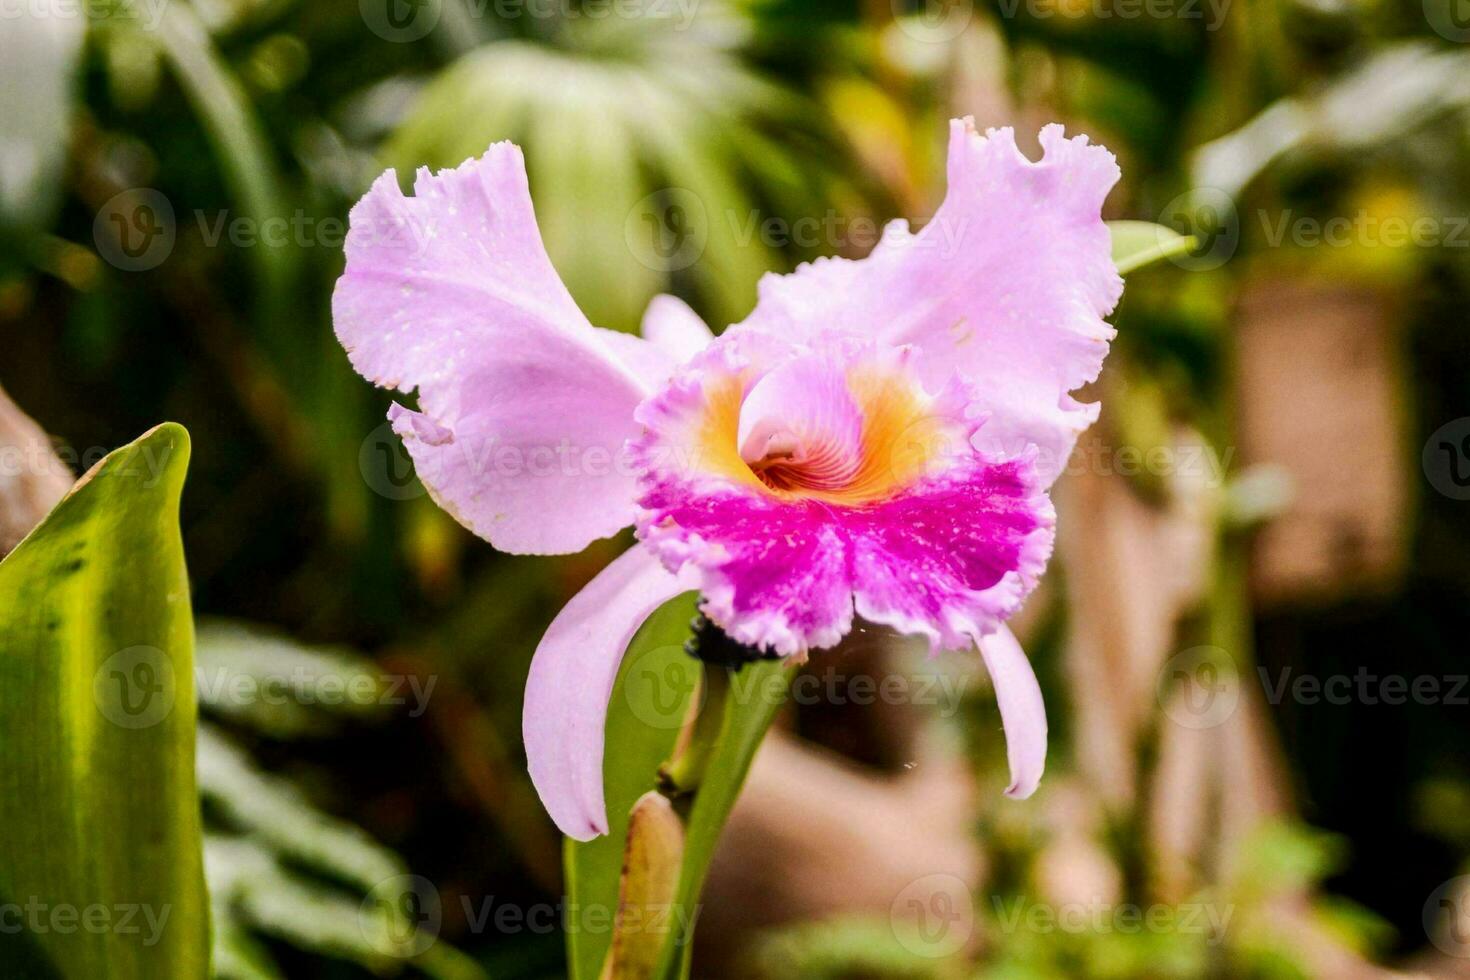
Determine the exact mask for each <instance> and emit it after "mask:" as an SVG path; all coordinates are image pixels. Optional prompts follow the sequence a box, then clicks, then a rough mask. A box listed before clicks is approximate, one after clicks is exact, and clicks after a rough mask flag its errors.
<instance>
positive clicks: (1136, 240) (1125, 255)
mask: <svg viewBox="0 0 1470 980" xmlns="http://www.w3.org/2000/svg"><path fill="white" fill-rule="evenodd" d="M1107 224H1108V231H1110V232H1111V233H1112V235H1113V264H1114V265H1116V266H1117V267H1118V274H1119V275H1123V276H1126V275H1128V273H1130V272H1132V271H1134V270H1135V269H1141V268H1143V267H1144V266H1146V265H1152V264H1153V263H1155V262H1161V261H1163V260H1164V259H1171V258H1173V257H1174V256H1176V255H1183V254H1185V253H1187V252H1188V251H1190V250H1191V249H1193V248H1194V247H1196V246H1197V245H1198V244H1199V242H1198V241H1197V240H1196V239H1195V238H1194V236H1192V235H1181V234H1179V233H1178V232H1177V231H1175V230H1174V229H1172V228H1167V227H1165V226H1164V225H1156V224H1154V223H1153V222H1152V221H1109V222H1108V223H1107Z"/></svg>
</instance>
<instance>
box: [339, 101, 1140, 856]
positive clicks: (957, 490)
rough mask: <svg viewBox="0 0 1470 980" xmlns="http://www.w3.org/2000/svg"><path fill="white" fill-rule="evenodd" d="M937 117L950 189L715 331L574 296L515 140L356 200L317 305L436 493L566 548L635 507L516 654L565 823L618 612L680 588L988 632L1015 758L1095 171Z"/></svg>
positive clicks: (1097, 195) (1112, 285)
mask: <svg viewBox="0 0 1470 980" xmlns="http://www.w3.org/2000/svg"><path fill="white" fill-rule="evenodd" d="M1040 139H1041V144H1042V146H1043V148H1044V149H1045V153H1044V156H1043V158H1042V159H1041V160H1040V161H1039V162H1033V161H1031V160H1030V159H1028V158H1027V157H1026V156H1025V155H1023V154H1022V153H1021V152H1020V151H1019V150H1018V149H1017V147H1016V144H1015V139H1014V136H1013V134H1012V132H1011V131H1010V130H1009V129H1001V130H991V131H989V132H986V133H985V134H983V135H982V134H980V133H978V132H976V131H975V130H974V128H973V126H972V124H971V123H970V121H969V120H956V121H955V122H953V123H952V124H951V129H950V144H949V157H948V178H949V190H948V196H947V197H946V198H945V200H944V203H943V205H942V206H941V207H940V208H939V210H938V211H937V213H936V214H935V215H934V217H933V219H932V221H930V222H929V224H928V225H926V226H925V228H924V229H923V231H921V232H919V233H917V234H914V233H910V232H909V230H908V228H907V225H906V224H904V223H903V222H895V223H893V224H892V225H890V226H889V227H888V229H887V230H886V232H885V234H884V238H883V241H882V242H881V243H880V244H879V245H878V247H877V248H875V249H874V250H873V252H872V254H871V255H869V256H868V257H867V258H866V259H863V260H860V261H851V260H847V259H825V260H819V261H817V262H814V263H811V264H810V265H806V266H803V267H802V268H800V269H798V270H797V271H796V272H795V273H793V274H791V275H787V276H778V275H767V276H766V277H765V278H764V279H762V280H761V283H760V291H759V293H760V296H759V302H758V303H757V305H756V308H755V311H754V312H753V313H752V314H751V315H750V317H749V318H748V319H746V320H745V321H744V322H742V323H739V324H736V325H734V326H732V327H730V328H729V329H728V330H727V331H725V332H724V334H723V335H722V336H720V337H719V338H718V339H716V338H715V337H714V336H713V335H712V334H711V332H710V330H709V328H708V327H707V326H705V324H704V323H703V322H702V321H701V320H700V319H699V318H698V316H696V315H695V314H694V312H693V311H691V310H690V309H689V308H688V307H687V306H686V305H684V304H683V303H682V302H680V301H679V300H677V299H674V298H673V297H670V296H660V297H658V298H657V299H655V300H654V301H653V303H652V304H651V305H650V306H649V308H648V312H647V314H646V315H645V317H644V321H643V330H642V333H643V336H642V337H641V338H639V337H634V336H632V335H628V334H623V333H618V332H614V331H610V330H604V329H600V328H598V327H594V326H593V325H592V324H591V323H589V322H588V320H587V318H586V317H585V316H583V314H582V312H581V311H580V310H579V309H578V308H577V306H576V304H575V303H574V302H573V300H572V298H571V295H570V294H569V293H568V292H567V289H566V287H565V286H564V285H563V284H562V282H561V280H560V279H559V278H558V276H557V274H556V271H555V270H554V269H553V268H552V266H551V262H550V260H549V259H548V258H547V255H546V250H545V248H544V247H543V245H542V242H541V237H540V234H539V232H538V230H537V227H536V218H535V215H534V213H533V211H532V207H531V197H530V193H529V190H528V187H527V180H526V171H525V165H524V161H523V159H522V156H521V152H520V150H519V149H518V148H517V147H516V146H514V145H512V144H509V143H498V144H496V145H494V146H492V147H490V149H489V150H488V151H487V152H486V154H485V155H484V156H483V157H481V158H480V159H478V160H470V161H467V162H466V163H464V164H462V165H461V166H459V167H457V168H455V169H452V170H445V171H442V172H440V173H438V174H431V173H429V172H428V171H427V170H420V171H419V173H418V178H417V182H416V184H415V195H414V196H412V197H405V196H404V195H403V194H402V193H401V192H400V190H399V187H398V182H397V178H396V176H395V175H394V173H393V172H392V171H389V172H388V173H385V174H384V175H383V176H382V177H380V178H379V179H378V180H377V182H376V183H375V184H374V185H373V187H372V189H371V190H370V191H369V192H368V193H367V195H366V196H365V197H364V198H363V199H362V201H361V202H359V203H358V204H357V206H356V207H354V208H353V210H352V217H351V231H350V233H349V235H348V237H347V242H346V252H347V267H346V271H345V273H344V274H343V276H342V278H341V281H340V282H338V284H337V289H336V294H335V296H334V298H333V313H334V317H335V320H336V330H337V336H338V338H339V339H340V340H341V342H342V344H343V345H344V346H345V347H346V348H347V351H348V353H349V355H350V357H351V360H352V364H353V366H354V367H355V368H356V369H357V370H358V371H359V372H361V373H362V375H363V376H364V377H366V378H368V379H370V380H372V381H374V382H376V383H378V384H379V385H383V386H386V387H390V388H396V389H398V390H400V391H405V392H409V391H412V390H414V389H417V390H418V400H419V410H418V411H412V410H410V409H407V408H405V407H403V406H401V405H394V406H393V409H392V411H391V412H390V413H389V417H390V418H391V419H392V423H393V428H394V431H396V432H397V433H398V434H399V435H400V436H401V437H402V438H403V440H404V443H405V445H406V446H407V448H408V452H409V454H410V455H411V456H412V458H413V460H414V463H415V466H416V468H417V470H418V474H419V477H420V479H421V480H422V481H423V483H424V484H425V486H427V487H428V489H429V491H430V493H431V494H433V497H434V499H435V500H436V501H438V502H439V504H440V505H441V506H443V507H444V508H445V509H446V510H447V511H449V512H450V513H451V514H453V515H454V516H455V518H457V519H458V520H459V521H460V522H461V523H462V524H464V525H465V526H466V527H467V528H469V529H470V530H471V531H473V532H474V533H476V534H478V535H479V536H480V537H482V538H485V539H486V540H488V541H489V542H490V543H491V544H492V545H494V546H495V547H496V548H499V549H500V550H502V551H506V552H511V553H515V554H562V553H571V552H576V551H579V550H581V549H582V548H584V547H586V546H587V545H588V544H589V543H590V542H592V541H593V540H595V539H597V538H602V537H606V536H608V535H611V534H614V533H615V532H617V531H618V530H620V529H621V528H624V527H627V526H628V525H630V524H632V525H634V526H635V527H636V529H637V536H638V539H639V541H640V544H639V545H638V546H636V547H634V548H633V549H632V550H630V551H629V552H627V553H626V554H624V555H623V556H622V557H620V558H618V559H617V560H615V561H614V562H612V564H610V565H609V566H608V567H607V568H606V569H605V570H604V571H603V572H602V573H601V574H599V575H598V576H597V577H596V578H595V579H594V580H593V581H592V582H591V583H590V584H589V585H587V587H586V588H585V589H583V590H582V592H581V593H580V594H578V595H577V596H576V597H575V598H573V599H572V600H571V601H570V602H569V603H568V604H567V606H566V608H564V609H563V610H562V611H561V613H560V614H559V615H558V616H557V617H556V619H555V620H554V621H553V622H552V624H551V626H550V628H549V629H548V630H547V632H546V636H545V638H544V639H543V640H542V641H541V644H540V646H539V647H538V648H537V650H536V655H535V659H534V661H533V663H532V665H531V671H530V677H529V679H528V681H527V686H526V696H525V715H524V734H525V743H526V752H527V756H528V760H529V768H530V773H531V777H532V779H533V781H534V782H535V784H536V788H537V790H538V791H539V792H540V794H541V798H542V800H543V801H544V802H545V804H546V808H547V810H548V811H549V812H550V814H551V816H552V818H553V819H554V820H555V821H556V823H557V825H558V826H559V827H560V828H561V829H562V831H563V832H564V833H566V834H567V835H568V836H569V837H573V838H575V839H578V840H586V839H590V838H592V837H594V836H596V835H598V834H602V833H606V831H607V815H606V809H605V805H604V800H603V788H602V761H603V728H604V724H605V720H606V715H607V705H608V699H609V698H610V696H611V691H612V687H613V681H614V679H615V678H616V676H617V671H618V666H619V663H620V661H621V659H622V657H623V654H624V651H625V649H626V647H627V645H628V642H629V641H630V640H631V638H632V637H633V634H634V633H635V631H636V630H637V629H638V628H639V626H640V625H641V624H642V623H643V621H644V620H645V619H646V618H647V617H648V616H649V615H650V614H651V613H652V612H653V611H654V610H655V609H657V608H658V607H659V606H660V605H661V604H662V603H664V602H665V601H667V600H668V599H670V598H672V597H674V596H676V595H678V594H680V593H683V592H686V591H688V590H698V591H699V592H700V593H701V594H702V596H703V599H702V609H703V611H704V613H705V614H706V615H707V616H708V617H709V618H710V619H711V620H713V621H714V622H715V623H716V624H718V625H719V626H720V627H721V628H722V629H723V630H724V631H725V632H726V633H727V634H729V635H730V636H731V637H733V638H734V639H736V640H738V641H739V642H741V643H744V644H748V645H752V646H755V647H759V648H762V649H764V650H766V651H768V652H771V653H775V654H779V655H781V656H786V657H804V656H805V655H806V654H807V652H808V651H809V650H811V649H817V648H822V647H828V646H831V645H833V644H835V643H837V642H838V641H839V640H840V639H841V638H842V637H843V636H844V635H845V634H846V633H847V632H848V631H849V630H850V629H851V628H852V625H853V620H854V617H855V616H860V617H862V618H863V619H865V620H867V621H869V622H872V623H878V624H885V625H888V626H890V627H892V628H894V629H895V630H898V631H900V632H902V633H906V634H918V635H921V636H923V637H926V638H927V639H928V641H929V643H930V644H931V645H932V647H933V648H935V649H951V648H960V647H965V648H968V647H970V646H973V645H978V646H979V648H980V651H981V654H982V656H983V657H984V660H985V663H986V666H987V668H988V670H989V671H990V674H991V677H992V679H993V682H994V687H995V692H996V696H997V699H998V702H999V705H1000V711H1001V717H1002V722H1003V725H1004V728H1005V732H1006V737H1007V742H1008V744H1007V754H1008V759H1009V763H1010V768H1011V776H1012V782H1011V786H1010V788H1009V789H1008V790H1007V793H1008V794H1010V795H1012V796H1016V797H1025V796H1028V795H1030V794H1031V793H1032V792H1033V791H1034V790H1035V788H1036V786H1037V784H1038V782H1039V780H1040V778H1041V772H1042V769H1043V767H1044V765H1045V761H1046V714H1045V709H1044V708H1043V705H1042V700H1041V691H1040V688H1039V687H1038V685H1037V683H1036V678H1035V675H1034V674H1033V673H1032V671H1031V667H1030V664H1029V662H1028V661H1027V659H1026V656H1025V654H1024V653H1022V651H1021V648H1020V647H1019V645H1018V644H1017V643H1016V641H1015V639H1014V637H1013V636H1012V635H1011V633H1010V632H1009V630H1008V629H1007V628H1006V627H1005V625H1004V624H1005V620H1006V619H1007V617H1009V616H1010V615H1011V614H1012V613H1014V612H1015V611H1016V609H1017V607H1018V606H1019V605H1020V604H1021V602H1022V600H1023V599H1024V598H1025V597H1026V595H1027V594H1028V593H1029V592H1030V591H1031V589H1032V588H1033V587H1034V586H1035V584H1036V582H1037V579H1038V577H1039V576H1040V575H1041V573H1042V571H1043V570H1044V568H1045V566H1046V563H1047V560H1048V558H1049V557H1050V554H1051V549H1052V538H1053V523H1054V515H1053V510H1052V506H1051V503H1050V500H1049V499H1048V496H1047V491H1048V488H1049V487H1050V486H1051V484H1052V482H1053V480H1054V479H1055V478H1056V475H1057V473H1058V472H1059V470H1060V469H1061V468H1062V467H1063V466H1064V465H1065V463H1066V460H1067V457H1068V455H1069V453H1070V452H1071V449H1072V447H1073V445H1074V443H1075V441H1076V438H1077V435H1078V433H1079V432H1081V431H1082V430H1083V429H1085V428H1086V427H1087V426H1088V425H1089V424H1091V422H1092V421H1093V419H1094V418H1096V416H1097V405H1096V404H1081V403H1079V402H1077V401H1075V400H1074V399H1073V398H1072V396H1071V394H1070V392H1072V391H1073V390H1074V389H1076V388H1078V387H1079V386H1081V385H1083V384H1086V383H1087V382H1090V381H1092V380H1093V379H1094V378H1096V376H1097V374H1098V371H1099V370H1100V369H1101V367H1102V363H1103V358H1104V357H1105V356H1106V354H1107V351H1108V342H1109V340H1110V339H1111V337H1112V335H1113V331H1112V329H1111V328H1110V327H1109V326H1108V325H1107V323H1105V322H1104V320H1103V318H1104V316H1106V315H1107V314H1108V313H1110V312H1111V311H1112V309H1113V307H1114V305H1115V304H1116V303H1117V301H1118V298H1119V296H1120V295H1121V293H1122V288H1123V284H1122V280H1121V278H1120V277H1119V275H1118V273H1117V271H1116V269H1115V268H1114V266H1113V263H1112V260H1111V258H1110V252H1109V235H1108V230H1107V228H1106V226H1105V225H1104V224H1103V222H1102V220H1101V206H1102V201H1103V198H1104V197H1106V195H1107V193H1108V191H1109V189H1110V188H1111V187H1112V186H1113V184H1114V183H1115V182H1116V181H1117V179H1118V168H1117V165H1116V163H1115V161H1114V159H1113V156H1112V154H1110V153H1109V152H1108V151H1107V150H1105V149H1103V148H1102V147H1099V146H1093V145H1089V144H1088V142H1087V138H1086V137H1074V138H1071V139H1068V138H1066V137H1064V136H1063V134H1062V129H1061V127H1060V126H1055V125H1053V126H1048V127H1046V128H1045V129H1044V130H1042V132H1041V137H1040Z"/></svg>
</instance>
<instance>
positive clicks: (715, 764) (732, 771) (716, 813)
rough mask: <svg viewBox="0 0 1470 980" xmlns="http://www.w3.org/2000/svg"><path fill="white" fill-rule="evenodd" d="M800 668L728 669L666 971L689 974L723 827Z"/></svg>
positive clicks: (757, 665) (688, 843) (694, 813)
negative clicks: (701, 902)
mask: <svg viewBox="0 0 1470 980" xmlns="http://www.w3.org/2000/svg"><path fill="white" fill-rule="evenodd" d="M714 669H721V668H714ZM796 670H797V668H796V667H794V666H791V665H789V664H787V663H786V662H785V661H784V660H757V661H755V662H754V663H748V664H746V665H745V666H743V667H742V668H741V669H740V670H738V671H731V672H729V684H730V689H729V692H728V693H727V695H726V698H725V718H724V722H723V723H722V725H721V728H720V735H719V739H718V741H717V742H716V743H715V748H714V751H713V752H712V753H711V755H710V757H709V761H708V762H707V763H706V764H705V768H704V774H703V777H702V779H701V780H700V783H699V788H698V790H697V791H696V793H695V795H694V806H693V808H692V809H691V810H690V812H689V819H688V824H687V832H686V837H685V842H684V865H683V868H682V869H681V871H680V875H679V891H678V896H677V898H675V900H674V908H673V914H672V915H671V916H670V917H669V925H670V927H671V928H672V929H673V942H672V944H671V945H670V946H668V947H666V948H665V950H664V955H665V963H666V964H667V967H666V969H665V970H664V971H663V973H662V976H665V977H678V978H680V980H686V978H688V976H689V966H690V956H691V955H692V954H693V951H694V943H693V938H694V926H695V923H696V922H697V921H698V916H697V915H696V912H697V911H698V909H699V896H700V893H701V892H702V891H703V889H704V878H705V875H706V874H707V873H708V872H709V865H710V861H711V859H713V857H714V854H715V845H716V844H718V843H719V839H720V831H722V830H723V829H724V827H725V821H726V820H728V819H729V817H730V811H731V810H732V809H733V808H734V806H735V800H736V798H737V797H739V795H740V788H741V787H742V786H744V785H745V777H746V775H747V774H748V773H749V772H750V764H751V762H752V761H754V759H755V753H756V750H757V749H759V748H760V745H761V741H762V740H763V739H764V738H765V736H766V730H767V729H769V728H770V727H771V722H772V721H773V720H774V719H775V717H776V712H777V711H779V710H780V709H781V706H782V705H784V704H785V703H786V695H787V691H788V689H789V688H790V686H791V678H792V676H793V675H794V674H795V672H796Z"/></svg>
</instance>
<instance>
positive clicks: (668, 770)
mask: <svg viewBox="0 0 1470 980" xmlns="http://www.w3.org/2000/svg"><path fill="white" fill-rule="evenodd" d="M700 687H701V690H700V691H699V692H698V693H697V694H696V699H697V700H696V702H695V703H696V704H698V705H699V708H698V711H697V713H696V714H695V716H694V718H693V720H692V721H691V722H690V725H689V728H688V729H687V731H686V732H685V733H684V737H682V738H680V740H679V744H678V746H677V747H676V748H675V750H674V755H673V757H672V758H670V759H669V761H668V762H665V763H664V764H663V765H662V766H660V767H659V771H658V776H659V791H660V792H662V793H663V794H664V795H665V796H667V797H668V798H669V799H671V800H673V799H676V798H677V797H680V796H684V795H687V794H689V793H692V792H694V791H695V790H696V789H698V788H699V784H700V783H701V782H702V781H703V780H704V773H705V769H706V768H707V767H708V766H709V760H710V756H711V755H712V754H713V753H714V750H715V746H716V745H717V744H718V742H719V738H720V732H721V731H723V730H724V727H725V711H726V702H727V701H728V700H729V694H730V671H729V670H728V669H726V668H724V667H719V666H714V665H711V664H705V665H704V672H703V673H702V674H701V676H700Z"/></svg>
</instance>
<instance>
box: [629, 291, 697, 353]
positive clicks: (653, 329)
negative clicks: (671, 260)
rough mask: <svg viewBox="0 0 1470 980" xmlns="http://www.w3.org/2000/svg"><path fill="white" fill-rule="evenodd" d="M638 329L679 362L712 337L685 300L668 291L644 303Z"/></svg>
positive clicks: (695, 351) (645, 337)
mask: <svg viewBox="0 0 1470 980" xmlns="http://www.w3.org/2000/svg"><path fill="white" fill-rule="evenodd" d="M642 332H643V337H644V339H646V340H650V341H652V342H653V343H655V344H657V345H658V346H660V347H662V348H663V349H664V350H665V351H666V352H667V353H668V354H669V356H670V357H672V358H673V359H674V360H675V361H676V362H677V363H679V364H684V363H686V362H688V360H689V359H690V358H691V357H693V356H694V355H695V354H698V353H699V352H700V351H702V350H704V349H705V348H706V347H708V346H709V345H710V342H711V341H713V340H714V339H715V335H714V334H713V333H711V332H710V329H709V327H708V325H706V324H705V322H704V321H703V320H701V319H700V318H699V314H698V313H695V312H694V311H693V310H691V309H690V308H689V304H688V303H686V302H684V301H683V300H682V299H680V298H679V297H677V296H670V295H669V294H668V293H661V294H659V295H658V296H655V297H654V298H653V300H652V301H651V302H650V303H649V304H648V309H647V310H646V311H645V312H644V314H643V325H642Z"/></svg>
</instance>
